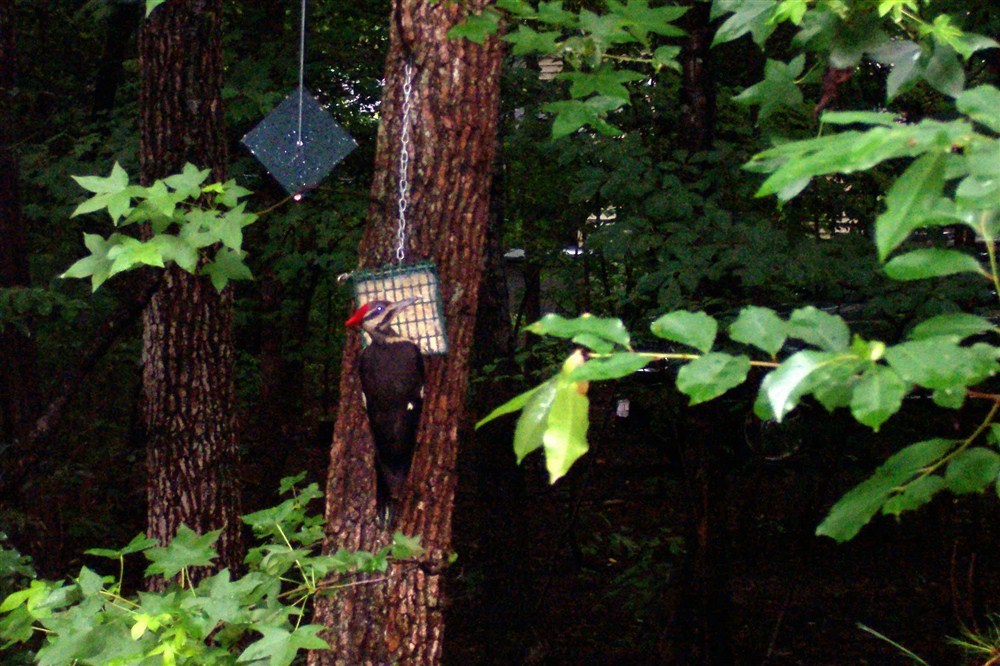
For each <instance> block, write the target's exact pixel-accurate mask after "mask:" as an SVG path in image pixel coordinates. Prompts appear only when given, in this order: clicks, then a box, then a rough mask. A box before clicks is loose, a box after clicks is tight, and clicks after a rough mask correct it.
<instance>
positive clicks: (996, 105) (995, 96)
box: [955, 85, 1000, 133]
mask: <svg viewBox="0 0 1000 666" xmlns="http://www.w3.org/2000/svg"><path fill="white" fill-rule="evenodd" d="M955 106H957V107H958V110H959V111H961V112H962V113H964V114H965V115H967V116H969V117H970V118H972V119H973V120H975V121H976V122H977V123H981V124H983V125H985V126H986V127H988V128H990V129H991V130H993V131H994V132H998V133H1000V90H998V89H997V88H995V87H993V86H985V85H984V86H976V87H975V88H970V89H969V90H965V91H963V92H962V93H961V94H960V95H959V96H958V97H957V98H956V99H955Z"/></svg>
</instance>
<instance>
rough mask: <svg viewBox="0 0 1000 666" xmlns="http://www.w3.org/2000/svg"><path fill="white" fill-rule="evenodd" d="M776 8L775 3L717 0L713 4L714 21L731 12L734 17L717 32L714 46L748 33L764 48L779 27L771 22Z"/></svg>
mask: <svg viewBox="0 0 1000 666" xmlns="http://www.w3.org/2000/svg"><path fill="white" fill-rule="evenodd" d="M776 6H777V4H776V3H774V2H745V1H744V0H715V2H713V3H712V19H716V18H718V17H720V16H722V15H724V14H728V13H730V12H732V13H733V15H732V16H730V17H729V18H727V19H726V20H725V22H723V24H722V25H721V26H719V29H718V30H716V31H715V38H714V39H713V40H712V46H713V47H714V46H716V45H717V44H725V43H726V42H731V41H733V40H734V39H739V38H740V37H742V36H743V35H745V34H747V33H749V34H751V35H752V36H753V41H754V43H756V44H757V46H764V42H765V41H767V38H768V37H770V36H771V33H772V32H774V29H775V28H776V27H777V23H775V22H774V21H772V20H771V16H772V15H773V13H774V9H775V7H776Z"/></svg>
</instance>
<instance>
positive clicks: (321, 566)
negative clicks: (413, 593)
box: [0, 475, 422, 666]
mask: <svg viewBox="0 0 1000 666" xmlns="http://www.w3.org/2000/svg"><path fill="white" fill-rule="evenodd" d="M303 477H304V475H299V476H297V477H292V478H287V479H284V480H282V482H281V490H282V492H283V493H289V494H291V497H289V498H288V499H286V500H285V501H284V502H282V503H281V504H279V505H277V506H275V507H272V508H270V509H265V510H263V511H258V512H256V513H252V514H249V515H247V516H245V517H244V518H243V520H244V522H246V523H247V524H248V525H250V526H251V527H252V528H253V532H254V536H255V538H256V539H257V540H258V544H257V545H256V546H255V547H253V548H252V549H251V550H250V552H249V553H248V555H247V557H246V560H245V564H246V567H247V572H246V573H245V574H243V575H242V576H235V575H234V574H233V572H231V571H229V570H228V569H222V570H221V571H219V572H218V573H216V574H214V575H212V576H209V577H207V578H203V579H201V580H199V581H197V582H194V581H193V580H192V578H191V571H192V569H194V568H196V567H204V566H206V565H210V564H211V563H212V561H213V560H214V559H215V556H216V552H215V550H214V548H213V545H214V543H215V540H216V539H217V538H218V535H219V532H218V531H216V532H210V533H208V534H196V533H195V532H193V531H192V530H191V529H189V528H187V527H184V526H182V527H181V528H180V529H179V530H178V532H177V535H176V536H175V537H174V539H173V540H172V541H171V542H170V543H168V544H167V545H165V546H159V545H157V544H156V542H155V541H153V540H151V539H148V538H146V537H145V536H144V535H139V536H137V537H135V538H134V539H132V541H131V542H129V543H128V544H127V545H126V546H124V547H123V548H119V549H116V550H112V549H106V548H95V549H92V550H89V551H87V553H88V554H89V555H94V556H97V557H103V558H108V559H110V560H113V561H116V562H117V565H118V566H117V573H116V574H114V575H102V574H100V573H97V572H96V571H94V570H92V569H90V568H89V567H86V566H85V567H83V568H82V569H81V570H80V573H79V575H77V576H76V577H75V578H72V579H71V580H68V581H47V580H39V579H37V578H35V577H34V572H33V571H31V570H30V569H29V568H27V567H26V566H25V564H24V562H21V561H20V560H18V559H17V556H16V555H15V554H13V553H12V551H9V550H6V549H3V550H0V563H3V562H13V563H14V564H15V565H17V566H16V567H15V569H11V571H16V573H17V574H18V575H22V576H28V577H29V578H30V582H29V583H28V584H27V585H26V586H22V587H21V589H18V590H17V591H15V592H12V593H10V594H9V595H7V597H6V598H5V599H4V601H3V602H2V603H0V613H2V615H3V617H2V620H0V638H2V639H3V640H4V641H5V643H4V648H5V649H6V648H10V647H11V646H13V645H17V644H29V645H33V646H37V653H36V655H35V660H36V663H38V664H42V665H43V666H44V665H51V666H55V665H57V664H93V665H95V666H96V665H104V664H116V665H120V666H126V665H128V664H146V663H163V664H170V665H174V664H177V665H184V664H188V665H190V666H209V665H222V664H236V663H244V662H260V663H267V664H270V665H271V666H287V664H290V663H291V662H292V660H293V659H294V658H295V656H296V654H298V652H299V650H314V649H326V648H327V647H328V644H327V643H326V641H325V640H323V639H322V638H321V637H320V636H319V635H318V634H319V632H320V631H323V630H324V629H325V627H322V626H320V625H315V624H308V623H306V622H304V621H303V619H304V618H305V616H306V614H307V613H308V612H309V604H310V603H311V601H312V599H313V598H314V597H315V596H316V595H317V594H333V593H336V590H337V589H338V588H339V587H341V586H344V585H356V584H358V583H359V582H368V583H374V582H378V581H379V580H381V579H380V578H374V579H373V578H359V575H361V574H373V573H378V572H384V571H386V570H387V568H388V566H389V562H390V560H393V559H395V560H401V559H406V558H411V557H416V556H418V555H419V554H420V553H421V552H422V549H421V548H420V545H419V538H416V537H407V536H404V535H402V534H399V533H397V534H396V535H395V536H394V537H393V542H392V544H391V545H389V546H386V547H384V548H382V549H380V550H379V551H378V552H375V553H368V552H349V551H346V550H340V551H338V552H336V553H333V554H330V555H323V554H321V553H320V552H319V551H320V546H321V544H322V540H323V518H322V516H316V515H310V514H309V513H308V512H307V507H308V505H309V503H310V502H312V501H313V500H316V499H318V498H320V497H322V493H320V491H319V489H318V488H317V486H316V484H310V485H308V486H306V487H304V488H299V487H298V486H297V484H298V483H299V482H300V481H301V480H302V478H303ZM138 553H142V555H143V556H144V557H145V558H146V560H148V565H147V566H146V568H145V575H146V576H163V577H164V578H166V579H168V581H169V582H168V585H167V588H166V589H165V590H164V591H163V592H138V593H135V594H130V593H128V592H127V591H126V590H124V589H123V579H124V577H125V567H126V559H131V558H132V557H133V556H135V555H136V554H138ZM7 569H10V567H7Z"/></svg>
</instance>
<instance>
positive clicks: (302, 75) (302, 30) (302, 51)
mask: <svg viewBox="0 0 1000 666" xmlns="http://www.w3.org/2000/svg"><path fill="white" fill-rule="evenodd" d="M305 79H306V0H302V17H301V19H300V23H299V128H298V132H297V134H296V135H295V145H296V146H298V147H299V148H302V98H303V96H304V95H305Z"/></svg>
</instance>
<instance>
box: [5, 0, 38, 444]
mask: <svg viewBox="0 0 1000 666" xmlns="http://www.w3.org/2000/svg"><path fill="white" fill-rule="evenodd" d="M13 5H14V3H13V2H12V1H11V0H0V100H3V104H2V106H0V289H4V288H9V287H27V286H28V284H29V282H30V279H29V275H28V242H27V237H26V235H25V231H24V219H23V218H22V216H21V197H20V190H19V188H18V182H17V181H18V177H19V173H20V171H19V165H18V159H17V154H16V153H15V151H14V148H13V147H12V146H11V144H12V143H13V132H12V129H13V126H14V119H13V118H11V110H10V109H11V101H13V95H14V89H15V83H16V77H17V74H16V62H15V52H16V49H15V26H14V6H13ZM0 350H3V356H4V361H3V363H2V364H0V441H4V442H9V441H11V440H13V439H15V438H17V437H20V436H21V435H23V434H24V430H25V428H26V426H27V425H28V424H29V422H30V418H31V416H32V412H33V411H34V406H35V398H36V378H35V347H34V344H32V341H31V339H30V338H29V337H28V336H27V335H25V334H24V333H22V332H21V331H18V330H17V329H15V328H14V327H12V326H7V327H5V328H3V330H0Z"/></svg>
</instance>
